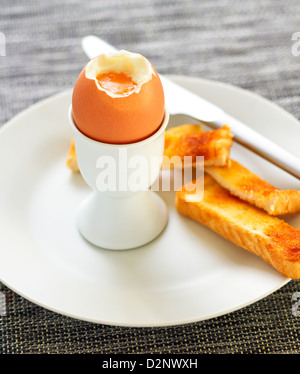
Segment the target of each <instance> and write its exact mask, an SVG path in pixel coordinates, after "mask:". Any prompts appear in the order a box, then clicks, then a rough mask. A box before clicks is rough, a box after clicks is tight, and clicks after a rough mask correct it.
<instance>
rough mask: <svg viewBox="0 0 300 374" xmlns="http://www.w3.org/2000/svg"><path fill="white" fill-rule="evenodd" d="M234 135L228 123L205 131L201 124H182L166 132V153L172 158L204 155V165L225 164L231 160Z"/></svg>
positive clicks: (193, 158)
mask: <svg viewBox="0 0 300 374" xmlns="http://www.w3.org/2000/svg"><path fill="white" fill-rule="evenodd" d="M232 138H233V135H232V134H231V132H230V128H229V127H228V126H226V125H224V126H222V127H221V128H219V129H217V130H212V131H203V129H202V127H201V126H200V125H182V126H178V127H174V128H171V129H169V130H167V131H166V133H165V149H164V155H165V156H167V157H168V158H169V159H171V158H172V157H173V156H179V157H180V159H181V160H182V161H183V160H184V157H185V156H191V157H192V160H193V162H196V156H204V166H210V165H214V166H225V165H227V163H228V160H229V154H230V148H231V146H232Z"/></svg>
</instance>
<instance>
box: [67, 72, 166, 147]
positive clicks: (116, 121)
mask: <svg viewBox="0 0 300 374" xmlns="http://www.w3.org/2000/svg"><path fill="white" fill-rule="evenodd" d="M153 71H154V72H155V74H153V75H152V79H151V80H150V81H148V82H146V83H144V84H143V85H142V87H141V89H140V91H139V92H138V93H136V92H134V93H132V94H131V95H129V96H125V97H116V98H112V97H111V96H109V95H108V94H107V93H106V92H105V91H101V90H99V89H98V87H97V85H96V82H95V81H94V80H92V79H89V78H87V77H86V76H85V68H84V69H83V70H82V71H81V73H80V75H79V77H78V79H77V81H76V83H75V86H74V89H73V97H72V114H73V120H74V122H75V124H76V126H77V128H78V129H79V130H80V131H81V132H82V133H83V134H85V135H86V136H88V137H90V138H92V139H94V140H97V141H100V142H103V143H110V144H128V143H134V142H137V141H140V140H143V139H145V138H147V137H149V136H151V135H152V134H153V133H155V132H156V130H157V129H158V128H159V126H160V125H161V123H162V121H163V117H164V112H165V100H164V92H163V87H162V84H161V81H160V79H159V77H158V75H157V73H156V71H155V69H154V68H153Z"/></svg>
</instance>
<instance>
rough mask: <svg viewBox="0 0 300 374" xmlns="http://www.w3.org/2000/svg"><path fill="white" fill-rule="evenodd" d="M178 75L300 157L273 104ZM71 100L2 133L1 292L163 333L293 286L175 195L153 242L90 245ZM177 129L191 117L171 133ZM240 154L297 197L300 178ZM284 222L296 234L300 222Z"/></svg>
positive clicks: (56, 101) (237, 150) (285, 118)
mask: <svg viewBox="0 0 300 374" xmlns="http://www.w3.org/2000/svg"><path fill="white" fill-rule="evenodd" d="M173 79H174V81H176V82H177V83H179V84H182V85H183V86H185V87H186V88H188V89H191V90H192V91H194V92H195V93H198V94H201V95H202V96H203V97H205V98H207V99H209V100H211V101H212V102H214V103H216V104H217V105H220V106H221V107H222V108H224V109H225V110H226V111H228V112H229V113H230V114H232V115H234V116H236V117H237V118H238V119H240V120H242V121H244V122H245V123H247V124H249V125H250V126H252V127H253V128H255V129H256V130H258V131H260V132H262V133H263V134H265V135H267V136H269V138H271V139H272V140H274V141H278V143H279V144H281V145H282V146H285V147H287V148H288V149H289V150H291V151H293V152H294V153H295V154H297V155H298V156H300V149H299V136H300V126H299V122H298V121H297V120H296V119H295V118H294V117H292V116H291V115H290V114H288V113H287V112H285V111H284V110H282V109H280V108H279V107H277V106H276V105H274V104H272V103H270V102H268V101H267V100H265V99H262V98H260V97H258V96H257V95H254V94H252V93H249V92H246V91H244V90H241V89H238V88H235V87H232V86H229V85H226V84H222V83H218V82H212V81H207V80H202V79H195V78H187V77H173ZM70 99H71V91H68V92H64V93H62V94H59V95H57V96H54V97H52V98H49V99H47V100H45V101H43V102H40V103H38V104H36V105H34V106H33V107H31V108H29V109H28V110H26V111H24V112H23V113H21V114H19V115H17V116H16V117H15V118H13V119H12V120H11V121H10V122H9V123H8V124H7V125H5V126H4V127H3V129H1V131H0V172H1V184H0V206H1V209H0V230H1V235H0V256H1V261H0V278H1V281H2V282H3V283H4V284H6V285H7V286H8V287H10V288H11V289H13V290H14V291H15V292H17V293H18V294H20V295H22V296H24V297H25V298H27V299H29V300H31V301H33V302H34V303H37V304H38V305H41V306H43V307H45V308H47V309H50V310H52V311H55V312H58V313H61V314H64V315H67V316H71V317H74V318H78V319H81V320H86V321H92V322H97V323H104V324H113V325H122V326H163V325H164V326H165V325H176V324H183V323H189V322H194V321H200V320H205V319H208V318H212V317H216V316H220V315H223V314H226V313H228V312H232V311H235V310H237V309H240V308H242V307H244V306H246V305H249V304H251V303H253V302H255V301H257V300H259V299H261V298H263V297H265V296H266V295H268V294H270V293H272V292H273V291H275V290H277V289H278V288H280V287H282V286H283V285H284V284H286V283H287V282H288V281H289V279H287V278H285V277H283V276H281V275H280V274H279V273H278V272H277V271H276V270H274V269H273V268H272V267H271V266H269V265H268V264H266V263H265V262H264V261H262V260H261V259H260V258H258V257H256V256H255V255H252V254H250V253H248V252H247V251H245V250H243V249H241V248H238V247H237V246H234V245H233V244H231V243H230V242H228V241H226V240H225V239H223V238H221V237H220V236H218V235H217V234H215V233H214V232H212V231H211V230H209V229H207V228H205V227H203V226H201V225H200V224H198V223H197V222H193V221H191V220H189V219H188V218H185V217H183V216H180V215H179V214H177V212H176V209H175V206H174V193H172V192H163V193H161V194H160V196H161V197H162V198H163V199H164V201H165V202H166V204H167V206H168V209H169V222H168V225H167V228H166V230H164V232H163V233H162V234H161V235H160V236H159V237H158V238H157V239H155V240H154V241H152V242H151V243H149V244H148V245H145V246H143V247H141V248H138V249H132V250H128V251H108V250H104V249H100V248H97V247H94V246H92V245H90V244H89V243H88V242H87V241H85V240H84V239H83V238H82V237H81V236H80V234H79V233H78V230H77V228H76V224H75V217H76V210H77V206H78V204H79V203H80V202H81V201H82V200H83V198H84V197H85V196H87V195H88V194H89V193H90V188H89V187H88V186H87V185H86V183H85V182H84V180H83V178H82V177H81V176H80V175H79V174H78V175H72V174H71V173H70V172H69V170H68V169H67V168H66V166H65V159H66V154H67V152H68V148H69V145H70V139H71V136H72V131H71V129H70V126H69V123H68V115H67V110H68V107H69V105H70ZM183 100H184V98H183ZM181 121H183V122H185V121H186V119H185V118H176V119H175V120H172V122H171V123H170V125H176V124H179V123H182V122H181ZM232 157H235V158H236V159H238V160H239V161H240V162H241V163H243V164H244V165H245V166H247V167H249V168H251V170H253V171H254V172H256V173H258V174H260V175H261V176H262V177H264V178H265V179H266V180H268V181H270V182H271V183H274V184H276V185H277V186H278V187H281V188H293V189H300V186H299V181H297V180H296V179H294V178H292V177H290V176H289V175H287V174H286V173H284V172H282V171H280V170H278V169H277V168H276V167H274V166H272V165H270V164H268V163H267V162H266V161H263V160H261V159H260V158H258V157H257V156H255V155H252V154H251V153H250V152H248V151H246V150H243V149H242V148H241V147H239V146H237V145H234V146H233V148H232ZM287 220H288V222H289V223H291V224H292V225H294V226H296V227H298V228H300V216H299V215H296V216H291V217H288V218H287ZM267 313H268V311H266V314H267ZM266 318H267V316H266Z"/></svg>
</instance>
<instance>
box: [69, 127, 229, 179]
mask: <svg viewBox="0 0 300 374" xmlns="http://www.w3.org/2000/svg"><path fill="white" fill-rule="evenodd" d="M232 137H233V135H232V134H231V133H230V128H229V127H228V126H223V127H222V128H220V129H218V130H213V131H204V130H203V128H202V126H200V125H193V124H186V125H182V126H178V127H172V128H170V129H169V130H167V131H166V132H165V149H164V155H165V156H167V157H168V158H169V159H171V158H172V157H173V156H179V159H180V160H182V161H183V160H184V156H192V159H193V161H195V160H196V156H204V166H206V165H207V166H209V165H217V166H220V165H226V164H227V162H228V160H229V154H230V147H231V145H232ZM67 165H68V167H69V168H70V169H71V170H72V171H73V172H78V171H79V169H78V165H77V158H76V152H75V147H74V142H72V144H71V147H70V150H69V153H68V158H67ZM175 165H176V163H175ZM181 165H182V162H181V161H180V166H181ZM165 166H167V167H169V166H171V167H173V166H174V164H171V165H170V164H169V163H168V162H166V159H165V158H164V161H163V165H162V167H163V168H164V167H165Z"/></svg>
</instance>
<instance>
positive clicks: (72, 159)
mask: <svg viewBox="0 0 300 374" xmlns="http://www.w3.org/2000/svg"><path fill="white" fill-rule="evenodd" d="M66 165H67V166H68V168H69V169H71V171H72V172H73V173H78V172H79V167H78V163H77V156H76V150H75V144H74V139H72V141H71V145H70V148H69V152H68V155H67V159H66Z"/></svg>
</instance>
